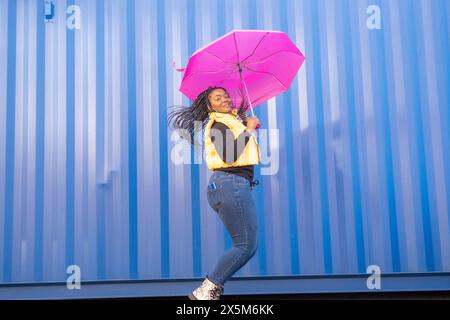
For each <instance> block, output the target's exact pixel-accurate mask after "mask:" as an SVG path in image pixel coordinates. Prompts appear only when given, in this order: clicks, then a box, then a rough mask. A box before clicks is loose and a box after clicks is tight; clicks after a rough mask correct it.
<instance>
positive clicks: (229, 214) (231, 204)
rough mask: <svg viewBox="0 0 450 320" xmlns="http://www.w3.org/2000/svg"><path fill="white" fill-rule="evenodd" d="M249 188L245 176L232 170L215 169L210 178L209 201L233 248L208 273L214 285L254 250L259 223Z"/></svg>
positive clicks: (229, 273) (246, 258)
mask: <svg viewBox="0 0 450 320" xmlns="http://www.w3.org/2000/svg"><path fill="white" fill-rule="evenodd" d="M251 191H252V190H251V188H250V182H249V181H248V180H247V179H245V178H244V177H241V176H238V175H235V174H232V173H227V172H223V171H214V173H213V174H212V175H211V178H210V179H209V184H208V190H207V197H208V203H209V205H210V206H211V208H213V210H214V211H215V212H217V213H218V215H219V217H220V219H221V220H222V222H223V223H224V225H225V228H226V229H227V231H228V233H229V234H230V236H231V239H232V241H233V247H232V248H231V249H230V250H228V251H227V252H225V253H224V254H223V255H222V256H221V257H220V259H219V261H218V262H217V264H216V266H215V268H214V270H213V271H212V273H210V274H209V275H207V277H208V279H209V280H210V281H212V282H213V283H215V284H224V283H225V282H226V281H227V280H228V279H229V278H230V277H231V276H232V275H233V274H234V273H235V272H237V271H238V270H239V269H240V268H241V267H242V266H244V265H245V264H246V263H247V262H248V261H249V260H250V258H251V257H253V255H254V254H255V252H256V248H257V240H258V235H257V233H258V229H257V227H258V225H257V216H256V206H255V201H254V200H253V197H252V194H251Z"/></svg>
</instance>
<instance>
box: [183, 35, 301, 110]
mask: <svg viewBox="0 0 450 320" xmlns="http://www.w3.org/2000/svg"><path fill="white" fill-rule="evenodd" d="M304 60H305V57H304V56H303V54H302V53H301V52H300V50H299V49H298V48H297V47H296V46H295V44H294V43H293V42H292V41H291V40H290V39H289V37H288V36H287V35H286V34H285V33H284V32H279V31H265V30H233V31H231V32H229V33H227V34H226V35H224V36H222V37H220V38H219V39H217V40H215V41H214V42H212V43H210V44H208V45H207V46H205V47H203V48H201V49H199V50H197V51H196V52H195V53H194V54H193V55H192V56H191V58H190V59H189V62H188V65H187V67H186V69H185V73H184V76H183V80H182V82H181V86H180V91H181V92H182V93H184V94H185V95H186V96H187V97H188V98H189V99H191V100H195V99H196V98H197V96H198V95H199V94H200V93H201V92H203V91H204V90H205V89H206V88H208V87H209V86H220V87H224V88H225V89H227V91H228V93H229V94H230V97H231V99H232V100H233V103H234V105H235V106H239V104H240V103H241V101H242V99H243V98H245V99H247V101H248V103H249V104H250V107H251V108H252V113H253V107H254V106H257V105H259V104H261V103H264V102H265V101H267V100H269V99H270V98H272V97H274V96H276V95H278V94H280V93H282V92H284V91H286V90H288V88H289V86H290V84H291V82H292V80H293V79H294V77H295V75H296V74H297V72H298V70H299V69H300V66H301V65H302V63H303V61H304Z"/></svg>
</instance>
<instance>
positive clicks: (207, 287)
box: [189, 278, 223, 300]
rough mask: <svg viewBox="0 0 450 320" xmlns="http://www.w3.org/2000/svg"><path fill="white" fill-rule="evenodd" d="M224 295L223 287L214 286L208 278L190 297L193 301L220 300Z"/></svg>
mask: <svg viewBox="0 0 450 320" xmlns="http://www.w3.org/2000/svg"><path fill="white" fill-rule="evenodd" d="M222 293H223V285H220V284H214V283H212V282H211V281H209V279H208V278H205V280H203V283H202V284H201V285H200V287H198V288H197V289H195V290H194V291H193V292H192V293H191V294H190V295H189V299H191V300H219V299H220V295H221V294H222Z"/></svg>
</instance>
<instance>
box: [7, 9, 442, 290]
mask: <svg viewBox="0 0 450 320" xmlns="http://www.w3.org/2000/svg"><path fill="white" fill-rule="evenodd" d="M54 5H55V7H54V8H55V16H54V19H53V21H51V22H45V20H44V0H22V1H14V0H10V1H8V0H0V282H6V283H9V282H37V281H63V280H65V279H66V277H67V274H66V268H67V266H69V265H72V264H75V265H78V266H80V268H81V272H82V278H83V279H91V280H94V279H159V278H190V277H200V276H202V275H204V274H205V273H206V272H208V270H210V269H211V268H212V267H213V265H214V263H215V262H216V260H217V259H218V257H219V256H220V254H221V253H222V252H223V251H224V250H225V249H226V248H227V247H229V246H230V245H231V240H230V239H229V237H228V235H227V234H226V232H225V230H224V228H223V227H222V225H221V223H220V221H219V219H218V218H217V216H216V215H215V213H214V212H213V211H212V210H211V209H210V208H209V206H208V204H207V201H206V185H207V181H208V178H209V175H210V172H209V171H208V170H207V168H206V165H205V164H204V163H201V164H176V163H174V162H173V161H172V160H171V159H172V157H171V154H172V153H173V152H174V148H175V145H176V143H175V142H174V141H173V136H172V132H171V131H169V130H168V129H167V126H166V112H167V107H168V106H170V105H175V104H183V105H188V104H189V101H188V100H187V99H186V98H185V97H184V96H182V94H181V93H180V92H179V91H178V87H179V85H180V82H181V79H182V73H180V72H178V71H176V70H175V69H176V68H182V67H184V66H185V65H186V64H187V61H188V59H189V56H190V55H191V54H192V53H193V52H194V51H196V50H197V49H198V48H200V47H202V46H204V45H206V44H207V43H209V42H210V41H212V40H214V39H216V38H217V37H219V36H221V35H223V34H225V33H227V32H229V31H231V30H233V29H267V30H280V31H284V32H286V33H287V34H288V35H289V37H290V38H291V39H292V40H293V41H294V42H295V43H296V45H297V46H298V47H299V48H300V50H301V51H302V52H303V53H304V54H305V56H306V61H305V64H304V65H303V66H302V68H301V69H300V71H299V73H298V76H297V77H296V78H295V79H294V82H293V83H292V85H291V87H290V89H289V91H287V92H286V93H284V94H282V95H280V96H278V97H276V98H274V99H271V100H270V101H269V102H268V103H265V104H263V105H261V106H259V107H257V108H256V109H255V112H256V114H257V116H258V117H259V118H260V119H261V122H262V127H263V128H269V129H273V130H274V131H275V132H276V133H277V135H275V136H272V139H270V141H269V143H268V144H267V143H266V144H263V143H262V144H261V145H262V153H263V157H265V159H266V160H267V159H268V158H270V159H271V160H272V161H271V162H270V163H267V161H266V163H265V164H263V165H261V167H260V169H257V170H256V175H257V178H258V179H259V180H260V185H259V186H258V187H257V188H256V189H255V190H254V192H253V194H254V197H255V200H256V201H257V208H258V218H259V223H260V226H259V230H260V234H259V250H258V251H257V254H256V255H255V257H254V258H253V259H252V260H251V261H250V263H249V264H248V265H246V266H245V267H244V268H243V269H242V270H241V271H239V273H238V275H241V276H247V275H253V276H258V275H304V274H319V275H320V274H351V273H365V272H366V268H367V266H369V265H373V264H375V265H379V266H380V267H381V270H382V272H394V273H396V272H432V271H450V221H449V211H450V209H449V206H450V59H449V57H450V23H449V21H448V20H449V17H450V1H448V0H281V1H279V0H248V1H244V0H224V1H221V0H169V1H156V0H151V1H144V0H134V1H133V0H131V1H129V0H127V1H125V0H97V1H93V0H68V1H64V0H55V1H54ZM71 5H76V6H77V7H75V8H79V9H80V10H79V16H74V12H73V11H71V10H69V13H67V10H68V9H70V8H71V7H70V6H71ZM372 5H375V6H376V7H375V8H379V9H380V10H381V11H380V13H381V16H380V18H381V29H374V30H372V29H369V28H368V26H367V23H368V21H367V20H368V19H369V20H370V19H371V17H372V14H373V11H371V7H370V6H372ZM368 8H369V10H368ZM78 18H79V19H78ZM73 19H75V20H76V22H77V23H79V26H78V27H79V28H75V29H70V28H69V27H70V25H71V23H73V22H74V21H75V20H73ZM369 22H370V21H369ZM75 24H76V23H75ZM68 25H69V27H68ZM275 129H278V131H276V130H275ZM188 157H190V159H191V162H193V163H194V161H196V157H197V156H196V155H195V154H194V153H191V154H190V155H188ZM277 159H278V161H277ZM263 169H264V170H265V172H263ZM268 171H270V172H271V174H265V173H267V172H268Z"/></svg>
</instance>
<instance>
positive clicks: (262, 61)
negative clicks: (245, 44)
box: [246, 50, 297, 65]
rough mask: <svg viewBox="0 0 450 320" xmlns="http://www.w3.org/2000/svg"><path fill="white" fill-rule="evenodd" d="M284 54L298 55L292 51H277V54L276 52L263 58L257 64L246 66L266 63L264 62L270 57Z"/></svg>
mask: <svg viewBox="0 0 450 320" xmlns="http://www.w3.org/2000/svg"><path fill="white" fill-rule="evenodd" d="M282 52H287V53H292V54H295V55H297V54H296V53H295V52H292V51H290V50H280V51H277V52H274V53H272V54H270V55H268V56H267V57H264V58H261V60H260V61H256V62H248V63H246V65H249V64H258V63H264V62H266V60H267V59H269V58H270V57H272V56H274V55H276V54H279V53H282Z"/></svg>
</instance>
